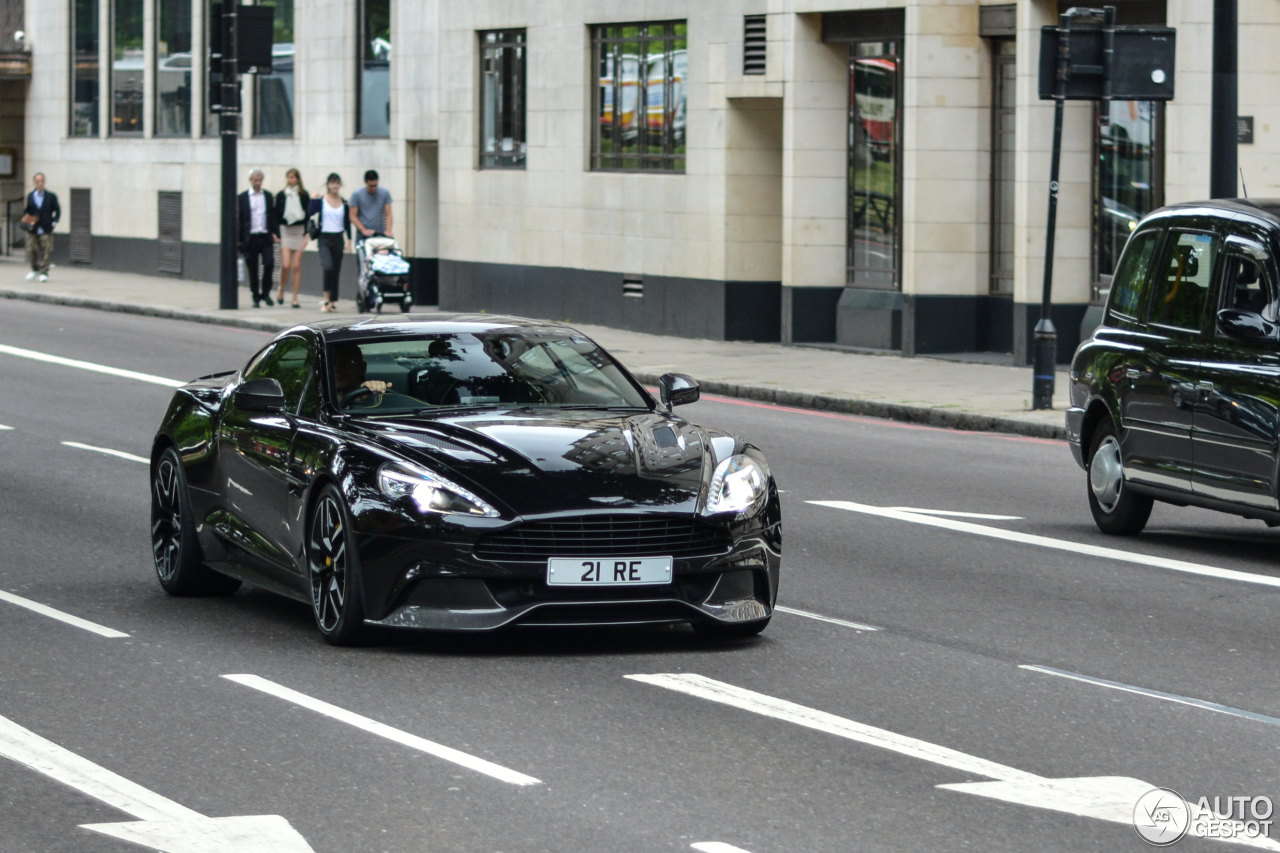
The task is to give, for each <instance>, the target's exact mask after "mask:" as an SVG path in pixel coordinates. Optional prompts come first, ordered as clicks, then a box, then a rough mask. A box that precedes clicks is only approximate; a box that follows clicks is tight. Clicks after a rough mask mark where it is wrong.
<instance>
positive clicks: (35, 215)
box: [22, 172, 62, 281]
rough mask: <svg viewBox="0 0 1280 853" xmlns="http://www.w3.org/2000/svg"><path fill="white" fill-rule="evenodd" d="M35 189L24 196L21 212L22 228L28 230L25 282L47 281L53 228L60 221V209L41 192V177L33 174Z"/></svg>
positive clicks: (53, 200) (56, 199) (50, 198)
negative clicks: (25, 203)
mask: <svg viewBox="0 0 1280 853" xmlns="http://www.w3.org/2000/svg"><path fill="white" fill-rule="evenodd" d="M35 185H36V188H35V189H34V190H32V191H31V192H29V193H27V206H26V207H25V208H23V211H22V213H23V216H22V224H23V225H25V226H27V228H28V229H30V230H29V231H28V233H27V263H28V264H30V265H31V272H29V273H27V281H32V280H33V279H35V278H36V277H37V276H38V277H39V278H40V280H41V281H48V280H49V260H50V258H52V257H53V227H54V226H55V225H57V224H58V220H59V219H61V218H62V208H61V207H59V206H58V197H57V196H56V195H54V194H53V193H51V192H46V191H45V188H44V173H43V172H36V177H35Z"/></svg>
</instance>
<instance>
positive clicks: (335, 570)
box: [307, 485, 364, 646]
mask: <svg viewBox="0 0 1280 853" xmlns="http://www.w3.org/2000/svg"><path fill="white" fill-rule="evenodd" d="M350 529H351V528H350V525H349V524H348V523H347V510H346V503H345V501H344V500H343V499H342V494H341V493H340V492H339V491H338V490H337V489H336V488H334V487H333V486H332V485H327V486H325V487H324V489H323V490H322V491H321V492H320V497H319V498H318V499H317V500H316V503H315V506H314V507H313V508H312V510H311V522H310V532H309V534H308V536H307V568H308V574H309V575H310V579H311V610H312V614H313V615H314V616H315V619H316V627H317V628H319V629H320V636H322V637H324V639H325V641H326V642H328V643H332V644H333V645H335V646H346V645H351V644H353V643H355V642H357V641H358V640H359V639H360V637H361V635H362V634H363V632H364V602H363V600H362V598H361V594H360V592H361V591H360V578H359V571H358V568H357V562H358V561H357V559H356V552H355V548H353V547H352V537H351V534H350Z"/></svg>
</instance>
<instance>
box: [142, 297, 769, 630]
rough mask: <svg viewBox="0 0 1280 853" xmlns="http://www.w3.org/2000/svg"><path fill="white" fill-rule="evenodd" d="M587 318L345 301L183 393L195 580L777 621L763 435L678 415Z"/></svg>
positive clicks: (711, 626)
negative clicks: (413, 312) (429, 313)
mask: <svg viewBox="0 0 1280 853" xmlns="http://www.w3.org/2000/svg"><path fill="white" fill-rule="evenodd" d="M660 385H661V397H662V401H661V403H659V402H658V401H655V400H654V399H653V398H652V397H651V396H650V395H649V393H648V392H647V391H646V390H645V389H644V387H643V386H641V385H640V384H639V383H638V382H637V381H636V380H635V379H634V378H633V377H632V376H631V375H630V374H629V373H628V372H627V371H626V369H625V368H623V367H622V365H620V364H619V363H618V362H617V361H615V360H614V359H613V358H612V357H611V356H610V355H609V354H608V353H606V352H605V351H604V350H603V349H601V348H600V347H599V346H598V345H596V344H595V343H594V342H592V341H591V340H589V339H588V338H586V337H585V336H584V335H582V334H581V333H580V332H578V331H575V330H574V329H571V328H568V327H566V326H561V325H556V324H551V323H543V322H537V321H532V320H522V319H516V318H507V317H492V316H488V315H452V316H451V315H436V316H434V317H431V318H429V319H428V318H416V317H396V318H395V319H392V318H389V317H388V318H382V317H377V318H361V319H344V320H331V321H323V322H318V323H313V324H311V325H306V326H299V327H297V328H294V329H291V330H289V331H287V332H285V333H283V334H281V335H280V336H279V337H277V338H276V339H275V340H274V341H272V342H271V343H270V344H268V345H267V346H266V347H265V348H263V349H262V351H261V352H259V353H258V354H257V355H255V356H254V357H253V358H251V359H250V360H249V363H248V364H247V365H245V367H244V368H243V369H242V370H238V371H232V372H229V373H219V374H214V375H212V376H206V377H202V378H200V379H198V380H196V381H195V382H192V383H190V384H188V385H185V386H183V387H182V388H180V389H178V390H177V392H176V393H175V394H174V397H173V401H172V402H171V403H170V405H169V410H168V412H167V413H166V414H165V417H164V423H163V424H161V426H160V430H159V431H158V432H157V434H156V439H155V445H154V447H153V449H152V453H151V479H152V510H151V539H152V548H153V551H154V554H155V563H156V572H157V574H158V575H159V578H160V583H161V585H162V586H163V587H164V588H165V590H166V591H168V592H169V593H171V594H173V595H199V594H204V595H213V594H227V593H230V592H233V591H235V589H236V588H238V587H239V585H240V582H241V581H247V582H249V583H252V584H254V585H255V586H258V587H261V588H263V589H267V590H270V591H273V592H277V593H280V594H282V595H286V596H289V597H291V598H296V599H299V600H301V601H305V602H308V603H310V604H311V606H312V609H313V612H314V614H315V621H316V625H317V626H318V627H319V629H320V633H321V634H322V635H323V636H324V638H325V639H326V640H328V641H329V642H332V643H349V642H352V641H354V640H355V639H356V638H357V636H358V635H359V634H360V633H361V630H362V629H363V628H364V627H365V625H367V624H375V625H383V626H392V627H400V628H424V629H438V630H455V631H477V630H488V629H494V628H499V627H502V626H505V625H512V624H518V625H544V626H547V625H602V624H635V623H661V622H689V623H692V625H693V626H694V628H695V629H697V630H699V631H700V632H703V633H708V634H712V635H719V636H746V635H751V634H756V633H759V632H760V631H761V630H763V629H764V627H765V626H766V625H767V624H768V622H769V618H770V616H771V615H772V611H773V604H774V600H775V599H776V597H777V591H778V575H779V566H780V563H781V548H782V528H781V514H780V509H779V503H778V491H777V488H776V486H775V485H774V481H773V477H772V476H771V475H770V473H769V467H768V464H767V463H766V461H765V458H764V455H763V454H762V453H761V452H760V451H759V450H758V449H757V448H755V447H754V446H752V445H750V444H747V443H745V442H743V441H742V440H741V439H739V438H736V437H735V436H732V435H729V434H726V433H723V432H717V431H715V430H709V429H703V428H700V427H697V426H694V425H693V424H690V423H688V422H687V421H685V420H682V419H681V418H679V417H677V416H675V415H673V414H671V407H672V406H675V405H679V404H681V403H690V402H693V401H695V400H697V399H698V395H699V391H698V386H697V383H695V382H694V381H693V380H692V379H690V378H689V377H687V376H684V375H682V374H675V373H672V374H667V375H665V376H663V377H662V381H661V383H660Z"/></svg>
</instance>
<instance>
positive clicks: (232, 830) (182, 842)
mask: <svg viewBox="0 0 1280 853" xmlns="http://www.w3.org/2000/svg"><path fill="white" fill-rule="evenodd" d="M0 756H4V757H5V758H8V759H9V760H11V761H16V762H17V763H19V764H22V765H25V766H27V767H30V768H31V769H32V770H34V771H36V772H37V773H40V774H41V775H44V776H47V777H48V778H50V779H53V780H55V781H57V782H60V783H62V784H63V785H66V786H67V787H69V788H73V789H75V790H77V791H79V792H80V793H82V794H85V795H87V796H90V797H92V798H94V799H95V800H99V801H101V802H103V803H106V804H107V805H109V806H111V807H112V808H115V809H119V810H120V811H122V812H124V813H125V814H128V815H132V816H133V817H135V818H138V822H127V823H99V824H85V825H84V828H85V829H90V830H93V831H95V832H100V833H102V834H104V835H110V836H113V837H115V838H121V839H124V840H126V841H133V842H135V843H137V844H142V845H145V846H147V847H151V848H153V849H156V850H163V851H166V853H241V851H243V853H249V851H253V853H268V851H272V853H310V851H311V845H309V844H307V842H306V840H305V839H304V838H303V837H302V836H301V835H299V834H298V833H297V832H296V831H295V830H294V829H293V827H291V826H290V825H289V822H288V821H287V820H285V819H284V818H282V817H280V816H278V815H257V816H252V817H224V818H207V817H205V816H204V815H202V814H200V813H199V812H196V811H192V810H191V809H189V808H187V807H186V806H183V805H179V804H178V803H175V802H174V801H173V800H170V799H168V798H167V797H163V796H161V795H160V794H157V793H155V792H154V791H150V790H148V789H146V788H144V787H142V786H141V785H139V784H137V783H136V782H131V781H129V780H128V779H126V778H124V777H123V776H119V775H117V774H115V773H112V772H111V771H110V770H107V769H106V768H105V767H99V766H98V765H96V764H94V763H93V762H92V761H89V760H88V759H86V758H82V757H81V756H79V755H76V754H75V753H74V752H71V751H70V750H68V749H65V748H63V747H61V746H58V745H57V744H56V743H53V742H52V741H49V740H46V739H44V738H42V737H40V736H39V735H38V734H36V733H35V732H32V731H29V730H28V729H25V728H23V727H22V726H20V725H18V724H17V723H15V722H13V721H12V720H9V719H7V718H5V717H0ZM246 840H252V841H251V842H250V843H248V844H246V843H245V842H246Z"/></svg>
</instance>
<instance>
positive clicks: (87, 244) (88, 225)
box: [71, 187, 93, 264]
mask: <svg viewBox="0 0 1280 853" xmlns="http://www.w3.org/2000/svg"><path fill="white" fill-rule="evenodd" d="M92 212H93V204H92V195H91V190H78V189H75V188H74V187H73V188H72V190H71V261H72V263H77V264H91V263H93V236H92V235H93V213H92Z"/></svg>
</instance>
